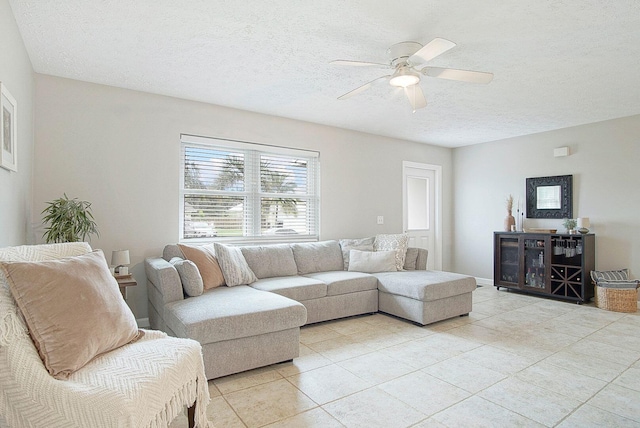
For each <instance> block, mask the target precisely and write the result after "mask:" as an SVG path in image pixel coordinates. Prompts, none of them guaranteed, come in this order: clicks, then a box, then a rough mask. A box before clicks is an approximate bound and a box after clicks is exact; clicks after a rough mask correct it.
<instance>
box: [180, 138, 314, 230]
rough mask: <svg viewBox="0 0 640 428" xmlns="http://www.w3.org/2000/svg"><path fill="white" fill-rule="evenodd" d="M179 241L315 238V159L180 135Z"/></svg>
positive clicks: (299, 153) (275, 149) (294, 151)
mask: <svg viewBox="0 0 640 428" xmlns="http://www.w3.org/2000/svg"><path fill="white" fill-rule="evenodd" d="M181 140H182V143H181V145H182V150H181V155H180V164H181V174H180V176H181V184H180V189H181V191H180V240H181V241H183V242H184V241H202V240H211V238H216V239H218V240H226V241H251V242H254V241H255V242H260V241H300V240H317V239H318V235H319V231H318V229H319V210H320V200H319V193H320V192H319V181H320V177H319V171H320V166H319V154H318V153H317V152H313V151H306V150H297V149H288V148H282V147H273V146H265V145H260V144H251V143H243V142H237V141H229V140H221V139H215V138H204V137H195V136H190V135H182V138H181Z"/></svg>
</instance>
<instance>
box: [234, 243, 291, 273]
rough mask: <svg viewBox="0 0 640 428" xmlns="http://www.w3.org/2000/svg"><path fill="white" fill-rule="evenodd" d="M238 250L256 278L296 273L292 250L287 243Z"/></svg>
mask: <svg viewBox="0 0 640 428" xmlns="http://www.w3.org/2000/svg"><path fill="white" fill-rule="evenodd" d="M240 250H241V251H242V255H244V258H245V260H246V261H247V264H248V265H249V267H250V268H251V270H252V271H253V273H254V274H255V275H256V277H258V279H262V278H273V277H276V276H293V275H297V274H298V268H297V267H296V261H295V260H294V258H293V251H292V250H291V246H289V245H287V244H280V245H265V246H250V247H241V248H240Z"/></svg>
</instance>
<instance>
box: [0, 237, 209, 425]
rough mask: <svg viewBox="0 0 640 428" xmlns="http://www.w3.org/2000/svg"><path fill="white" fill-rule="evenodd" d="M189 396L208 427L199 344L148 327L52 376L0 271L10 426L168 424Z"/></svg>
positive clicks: (61, 251)
mask: <svg viewBox="0 0 640 428" xmlns="http://www.w3.org/2000/svg"><path fill="white" fill-rule="evenodd" d="M38 247H40V248H38ZM42 247H45V248H44V253H45V254H46V255H45V256H44V257H43V256H42V251H39V250H41V249H42ZM16 248H17V249H18V251H17V253H16ZM34 248H36V250H33V249H34ZM87 248H88V249H89V250H90V247H89V246H88V244H84V245H82V244H66V245H63V244H60V245H59V246H55V245H52V246H31V247H14V248H12V249H0V260H32V261H35V260H44V259H52V258H61V257H67V256H73V255H79V254H84V253H86V252H87ZM33 251H35V254H28V253H30V252H33ZM16 254H17V255H16ZM25 254H27V256H25ZM194 402H195V403H196V414H195V425H196V427H202V428H208V427H211V426H212V425H211V423H210V422H209V421H208V419H207V415H206V408H207V405H208V403H209V389H208V387H207V379H206V377H205V374H204V365H203V362H202V349H201V347H200V344H199V343H198V342H196V341H193V340H190V339H177V338H173V337H168V336H167V335H166V334H164V333H162V332H159V331H151V330H147V331H145V335H144V337H143V338H142V339H140V340H138V341H136V342H135V343H132V344H129V345H125V346H123V347H121V348H118V349H116V350H113V351H111V352H108V353H106V354H103V355H100V356H98V357H96V358H95V359H93V360H92V361H91V362H89V364H87V365H86V366H85V367H83V368H82V369H80V370H78V371H77V372H76V373H74V374H72V375H71V376H70V378H69V379H68V380H56V379H54V378H53V377H52V376H50V375H49V373H48V372H47V370H46V368H45V367H44V365H43V364H42V361H41V360H40V357H39V356H38V352H37V350H36V349H35V347H34V345H33V342H32V341H31V338H30V337H29V334H28V332H27V328H26V325H25V323H24V320H23V318H22V315H21V313H20V312H19V311H18V309H17V307H16V306H15V302H14V300H13V297H12V296H11V293H10V291H9V288H8V285H7V283H6V278H5V276H4V274H3V273H2V271H1V270H0V421H2V420H3V419H4V420H5V421H6V423H8V424H9V426H11V427H22V426H31V427H47V428H58V427H60V428H71V427H78V428H81V427H82V428H86V427H93V428H101V427H122V428H128V427H150V428H155V427H168V425H169V423H171V421H172V420H173V419H174V418H175V417H176V416H178V415H179V414H181V413H182V412H183V411H184V409H185V407H187V406H190V405H191V404H192V403H194Z"/></svg>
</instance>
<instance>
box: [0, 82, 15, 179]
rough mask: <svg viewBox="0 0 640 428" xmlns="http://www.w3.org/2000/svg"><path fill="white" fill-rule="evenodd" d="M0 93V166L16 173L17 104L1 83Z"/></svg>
mask: <svg viewBox="0 0 640 428" xmlns="http://www.w3.org/2000/svg"><path fill="white" fill-rule="evenodd" d="M0 93H1V94H2V95H1V99H0V119H1V120H0V131H1V132H0V147H1V148H2V156H1V157H0V166H2V167H3V168H6V169H8V170H10V171H17V170H18V154H17V145H18V138H17V135H18V129H17V115H18V103H16V99H15V98H13V96H11V93H9V90H8V89H7V87H6V86H4V85H3V84H2V82H0Z"/></svg>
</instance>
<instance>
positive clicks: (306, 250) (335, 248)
mask: <svg viewBox="0 0 640 428" xmlns="http://www.w3.org/2000/svg"><path fill="white" fill-rule="evenodd" d="M291 249H292V250H293V257H294V258H295V260H296V266H297V267H298V275H305V274H308V273H314V272H329V271H333V270H344V260H343V258H342V250H341V249H340V244H338V241H323V242H305V243H302V244H291Z"/></svg>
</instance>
